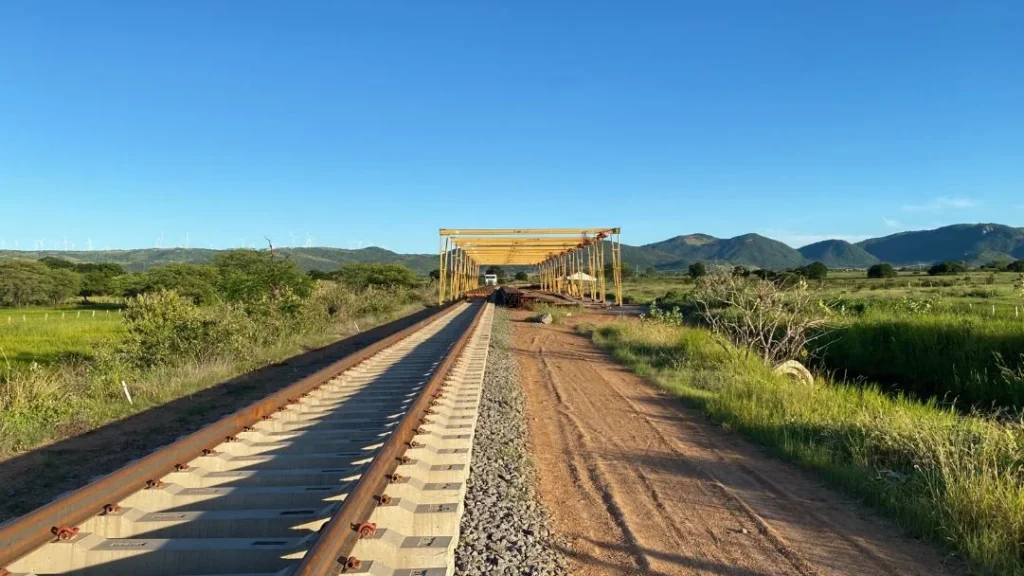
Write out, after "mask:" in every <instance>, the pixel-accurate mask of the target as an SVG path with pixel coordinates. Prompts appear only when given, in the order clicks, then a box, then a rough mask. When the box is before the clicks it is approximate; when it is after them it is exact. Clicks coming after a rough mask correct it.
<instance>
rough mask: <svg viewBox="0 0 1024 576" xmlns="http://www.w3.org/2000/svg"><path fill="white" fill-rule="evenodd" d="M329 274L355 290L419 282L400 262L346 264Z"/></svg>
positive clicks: (411, 284) (411, 285)
mask: <svg viewBox="0 0 1024 576" xmlns="http://www.w3.org/2000/svg"><path fill="white" fill-rule="evenodd" d="M331 276H332V277H333V278H335V279H336V280H338V281H339V282H341V283H343V284H346V285H347V286H349V287H351V288H354V289H356V290H362V289H364V288H370V287H373V288H414V287H416V286H419V285H420V284H421V282H420V278H419V277H418V276H417V275H416V273H415V272H413V271H412V270H410V269H409V268H407V267H405V266H403V265H401V264H363V263H359V264H346V265H344V266H342V267H341V268H339V269H338V270H337V271H336V272H333V273H332V274H331Z"/></svg>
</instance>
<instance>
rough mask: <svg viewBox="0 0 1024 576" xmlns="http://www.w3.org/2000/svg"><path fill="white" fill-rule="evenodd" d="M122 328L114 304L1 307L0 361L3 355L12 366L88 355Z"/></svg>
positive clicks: (91, 354)
mask: <svg viewBox="0 0 1024 576" xmlns="http://www.w3.org/2000/svg"><path fill="white" fill-rule="evenodd" d="M122 328H123V325H122V322H121V314H120V307H119V306H118V305H116V304H91V305H82V304H74V305H65V306H60V307H31V308H0V362H4V357H6V362H10V363H11V364H12V365H14V366H29V365H31V364H32V363H33V362H35V363H38V364H41V365H50V364H54V363H55V362H57V361H59V360H64V359H74V358H91V357H92V356H93V355H94V354H95V353H96V350H97V347H98V346H102V345H104V343H105V342H108V341H111V340H113V339H116V338H117V337H118V336H119V335H120V333H121V330H122ZM6 362H5V364H6Z"/></svg>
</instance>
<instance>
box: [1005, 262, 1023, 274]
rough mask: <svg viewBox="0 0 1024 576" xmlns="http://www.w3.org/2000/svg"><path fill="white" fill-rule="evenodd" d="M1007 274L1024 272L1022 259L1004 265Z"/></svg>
mask: <svg viewBox="0 0 1024 576" xmlns="http://www.w3.org/2000/svg"><path fill="white" fill-rule="evenodd" d="M1006 271H1007V272H1024V259H1022V260H1017V261H1016V262H1010V263H1009V264H1007V265H1006Z"/></svg>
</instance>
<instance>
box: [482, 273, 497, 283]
mask: <svg viewBox="0 0 1024 576" xmlns="http://www.w3.org/2000/svg"><path fill="white" fill-rule="evenodd" d="M484 284H486V285H488V286H497V285H498V275H497V274H484Z"/></svg>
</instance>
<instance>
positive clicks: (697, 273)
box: [689, 262, 708, 278]
mask: <svg viewBox="0 0 1024 576" xmlns="http://www.w3.org/2000/svg"><path fill="white" fill-rule="evenodd" d="M707 273H708V269H707V266H705V265H704V263H703V262H694V263H693V264H690V269H689V274H690V278H700V277H701V276H704V275H706V274H707Z"/></svg>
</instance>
